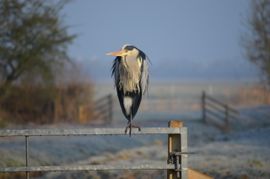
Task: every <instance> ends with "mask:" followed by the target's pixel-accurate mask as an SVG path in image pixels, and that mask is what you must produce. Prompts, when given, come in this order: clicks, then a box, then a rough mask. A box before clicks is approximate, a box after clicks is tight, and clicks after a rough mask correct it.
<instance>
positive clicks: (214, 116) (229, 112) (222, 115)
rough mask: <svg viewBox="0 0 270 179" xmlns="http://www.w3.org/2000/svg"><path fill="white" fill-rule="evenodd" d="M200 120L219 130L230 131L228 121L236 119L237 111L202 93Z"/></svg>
mask: <svg viewBox="0 0 270 179" xmlns="http://www.w3.org/2000/svg"><path fill="white" fill-rule="evenodd" d="M201 104H202V120H203V121H204V122H205V123H210V124H213V125H215V126H216V127H218V128H220V129H221V130H223V131H228V130H229V129H230V119H236V118H237V115H238V111H237V110H236V109H234V108H232V107H230V106H229V105H228V104H225V103H223V102H221V101H219V100H217V99H215V98H213V97H211V96H209V95H207V94H206V93H205V92H204V91H203V92H202V97H201Z"/></svg>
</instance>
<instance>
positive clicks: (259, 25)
mask: <svg viewBox="0 0 270 179" xmlns="http://www.w3.org/2000/svg"><path fill="white" fill-rule="evenodd" d="M247 25H248V29H249V32H248V34H246V35H245V37H244V47H245V50H246V55H247V57H248V59H249V60H250V61H251V62H253V63H255V64H256V65H257V66H258V67H259V68H260V70H261V72H262V74H263V75H262V77H263V78H262V79H263V80H264V82H265V83H266V84H267V86H270V0H251V11H250V15H249V17H248V23H247Z"/></svg>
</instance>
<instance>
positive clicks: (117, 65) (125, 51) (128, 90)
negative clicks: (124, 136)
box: [107, 44, 149, 136]
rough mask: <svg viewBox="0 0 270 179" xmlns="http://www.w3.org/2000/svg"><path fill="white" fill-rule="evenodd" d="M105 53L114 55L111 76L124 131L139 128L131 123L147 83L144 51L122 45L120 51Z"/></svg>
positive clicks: (146, 65)
mask: <svg viewBox="0 0 270 179" xmlns="http://www.w3.org/2000/svg"><path fill="white" fill-rule="evenodd" d="M107 55H111V56H116V58H115V59H114V62H113V66H112V76H114V83H115V87H116V91H117V96H118V100H119V103H120V106H121V109H122V112H123V114H124V116H125V117H126V119H127V120H128V124H127V126H126V128H125V133H127V130H128V129H129V135H130V136H131V129H132V128H138V130H139V131H140V130H141V128H140V127H139V126H136V125H134V124H132V120H133V119H134V117H135V115H136V113H137V111H138V108H139V106H140V103H141V99H142V95H143V94H144V93H145V92H146V90H147V88H148V84H149V73H148V63H149V60H148V58H147V56H146V55H145V53H144V52H143V51H141V50H140V49H138V48H137V47H135V46H133V45H129V44H127V45H124V46H123V47H122V49H121V50H120V51H117V52H110V53H107Z"/></svg>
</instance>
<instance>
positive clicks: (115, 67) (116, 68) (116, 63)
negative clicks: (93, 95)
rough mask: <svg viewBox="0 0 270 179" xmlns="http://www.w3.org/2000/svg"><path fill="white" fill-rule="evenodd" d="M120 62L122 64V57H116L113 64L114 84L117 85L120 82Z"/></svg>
mask: <svg viewBox="0 0 270 179" xmlns="http://www.w3.org/2000/svg"><path fill="white" fill-rule="evenodd" d="M119 64H120V57H116V59H115V60H114V61H113V66H112V76H114V84H115V86H117V84H118V83H119V79H120V77H119Z"/></svg>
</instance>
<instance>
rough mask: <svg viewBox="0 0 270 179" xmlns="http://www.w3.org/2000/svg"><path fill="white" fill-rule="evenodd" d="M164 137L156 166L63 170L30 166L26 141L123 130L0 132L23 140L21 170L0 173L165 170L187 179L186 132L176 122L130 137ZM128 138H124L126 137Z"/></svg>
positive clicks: (2, 169) (5, 169)
mask: <svg viewBox="0 0 270 179" xmlns="http://www.w3.org/2000/svg"><path fill="white" fill-rule="evenodd" d="M155 134H158V135H160V134H165V135H168V160H167V161H161V162H157V163H149V164H145V163H142V164H137V165H134V164H132V165H115V164H114V165H109V164H108V165H66V166H31V161H30V160H29V155H31V154H30V153H29V151H28V148H29V145H30V139H31V137H33V136H88V135H94V136H97V135H125V134H124V130H123V128H89V129H85V128H84V129H24V130H9V129H5V130H0V137H11V136H12V137H24V138H25V166H20V167H0V172H2V173H14V172H26V178H29V177H30V176H29V173H30V172H54V171H58V172H64V171H91V170H94V171H96V170H167V173H168V178H170V179H175V178H181V179H187V177H188V176H187V175H188V166H187V155H188V153H187V152H188V151H187V128H186V127H183V125H182V123H181V122H179V121H170V123H169V127H168V128H142V129H141V131H136V130H134V131H133V133H132V135H142V136H143V135H155ZM127 137H128V136H127Z"/></svg>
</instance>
